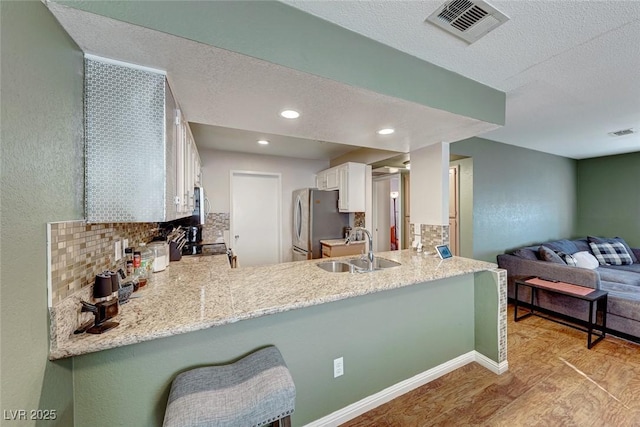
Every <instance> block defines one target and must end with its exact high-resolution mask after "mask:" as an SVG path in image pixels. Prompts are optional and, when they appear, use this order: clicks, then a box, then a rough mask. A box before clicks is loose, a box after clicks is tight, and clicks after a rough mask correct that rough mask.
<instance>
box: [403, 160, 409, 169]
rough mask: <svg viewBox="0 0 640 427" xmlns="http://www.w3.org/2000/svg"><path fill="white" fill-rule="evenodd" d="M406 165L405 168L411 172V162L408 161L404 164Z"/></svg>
mask: <svg viewBox="0 0 640 427" xmlns="http://www.w3.org/2000/svg"><path fill="white" fill-rule="evenodd" d="M402 164H403V165H404V167H405V168H407V170H411V163H410V162H409V160H407V161H406V162H403V163H402Z"/></svg>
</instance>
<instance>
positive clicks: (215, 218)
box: [202, 212, 229, 243]
mask: <svg viewBox="0 0 640 427" xmlns="http://www.w3.org/2000/svg"><path fill="white" fill-rule="evenodd" d="M225 231H229V212H212V213H209V214H208V215H207V219H206V220H205V223H204V226H203V227H202V240H203V241H204V242H208V243H211V242H215V241H216V240H217V239H218V238H219V237H223V236H224V232H225Z"/></svg>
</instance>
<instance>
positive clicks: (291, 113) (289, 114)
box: [280, 110, 300, 119]
mask: <svg viewBox="0 0 640 427" xmlns="http://www.w3.org/2000/svg"><path fill="white" fill-rule="evenodd" d="M280 115H281V116H282V117H284V118H285V119H297V118H298V117H300V113H298V112H297V111H296V110H283V111H282V112H281V113H280Z"/></svg>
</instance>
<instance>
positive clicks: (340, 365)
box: [333, 357, 344, 378]
mask: <svg viewBox="0 0 640 427" xmlns="http://www.w3.org/2000/svg"><path fill="white" fill-rule="evenodd" d="M343 374H344V359H343V358H342V357H339V358H337V359H334V360H333V378H338V377H340V376H342V375H343Z"/></svg>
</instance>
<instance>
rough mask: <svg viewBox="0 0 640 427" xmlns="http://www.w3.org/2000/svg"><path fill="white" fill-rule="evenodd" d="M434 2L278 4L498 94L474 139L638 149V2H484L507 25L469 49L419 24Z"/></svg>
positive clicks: (570, 153)
mask: <svg viewBox="0 0 640 427" xmlns="http://www.w3.org/2000/svg"><path fill="white" fill-rule="evenodd" d="M443 2H444V1H428V0H421V1H339V0H338V1H289V0H285V1H284V3H287V4H289V5H292V6H294V7H296V8H299V9H301V10H303V11H305V12H308V13H310V14H313V15H316V16H318V17H320V18H322V19H325V20H327V21H331V22H333V23H335V24H337V25H340V26H342V27H344V28H347V29H349V30H352V31H354V32H356V33H359V34H362V35H364V36H366V37H368V38H371V39H374V40H376V41H379V42H381V43H384V44H386V45H388V46H391V47H394V48H396V49H398V50H400V51H403V52H406V53H409V54H411V55H414V56H416V57H418V58H420V59H423V60H425V61H428V62H431V63H433V64H435V65H439V66H441V67H443V68H446V69H448V70H451V71H454V72H456V73H458V74H461V75H463V76H466V77H469V78H471V79H473V80H476V81H478V82H480V83H484V84H486V85H488V86H491V87H493V88H496V89H499V90H502V91H504V92H506V93H507V111H506V125H505V126H504V127H503V128H500V129H498V130H495V131H493V132H489V133H486V134H484V135H482V137H484V138H488V139H493V140H496V141H500V142H504V143H507V144H513V145H518V146H522V147H526V148H531V149H535V150H539V151H544V152H549V153H553V154H558V155H561V156H565V157H572V158H586V157H595V156H601V155H607V154H616V153H624V152H631V151H639V150H640V133H637V134H634V135H629V136H624V137H618V138H613V137H611V136H609V135H608V132H612V131H616V130H619V129H625V128H630V127H633V128H635V129H636V130H638V131H640V1H615V0H614V1H566V0H550V1H533V0H528V1H524V0H521V1H491V0H490V1H489V3H490V4H491V5H493V6H494V7H496V8H497V9H498V10H500V11H501V12H503V13H505V14H506V15H507V16H508V17H509V18H510V20H509V21H508V22H507V23H505V24H504V25H502V26H501V27H499V28H497V29H496V30H494V31H493V32H491V33H489V34H488V35H486V36H485V37H484V38H482V39H480V40H479V41H477V42H475V43H473V44H471V45H469V44H467V43H466V42H464V41H462V40H460V39H458V38H456V37H454V36H452V35H450V34H448V33H446V32H444V31H443V30H441V29H439V28H437V27H435V26H433V25H431V24H428V23H425V22H424V19H425V18H426V17H427V16H429V15H430V14H431V13H432V12H433V11H434V10H435V9H436V8H437V7H438V6H439V5H441V4H442V3H443Z"/></svg>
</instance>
